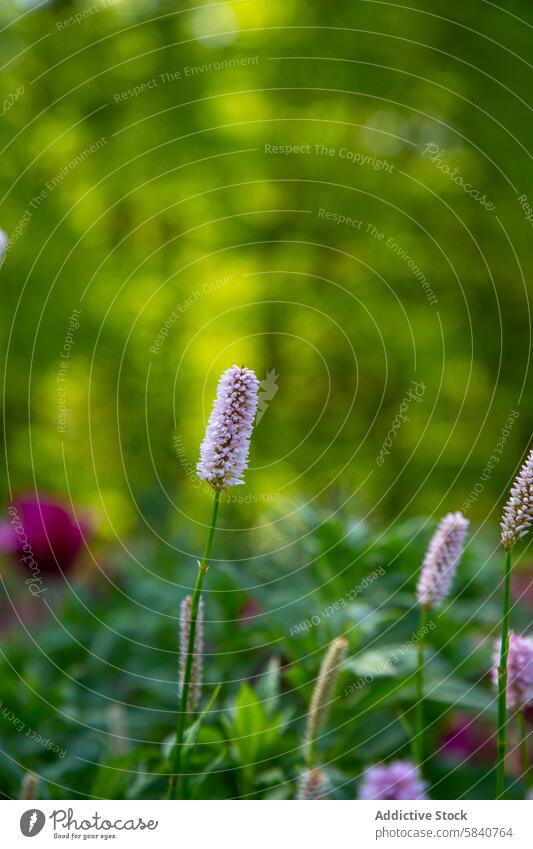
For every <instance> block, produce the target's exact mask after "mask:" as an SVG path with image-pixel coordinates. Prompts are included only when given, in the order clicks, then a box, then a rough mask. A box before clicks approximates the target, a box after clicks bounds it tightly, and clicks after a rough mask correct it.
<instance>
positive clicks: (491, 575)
mask: <svg viewBox="0 0 533 849" xmlns="http://www.w3.org/2000/svg"><path fill="white" fill-rule="evenodd" d="M272 518H273V519H274V518H275V516H273V517H272ZM300 522H301V527H302V528H305V529H307V531H311V530H313V529H314V533H313V534H311V533H308V534H307V535H305V537H302V539H301V540H300V541H298V542H295V541H294V540H288V541H287V543H288V544H287V546H285V547H284V548H281V547H280V550H279V552H278V554H276V555H274V556H271V557H269V558H268V565H267V564H266V563H265V564H264V569H262V570H261V573H262V574H263V578H264V580H263V582H262V584H261V585H260V586H258V585H255V586H253V581H252V580H251V575H250V571H249V567H248V566H246V565H245V564H239V563H236V562H232V560H231V559H230V557H229V553H227V555H228V556H227V557H224V556H223V555H224V550H223V549H224V546H222V551H219V552H218V553H219V557H218V558H217V561H216V563H213V566H212V568H211V569H210V570H209V575H208V581H207V588H206V592H205V595H204V599H205V605H206V613H205V632H206V649H205V677H206V684H205V686H204V692H203V699H202V706H201V709H205V708H206V707H208V702H209V700H210V699H212V698H213V697H214V703H213V704H212V705H211V706H210V708H209V711H208V712H207V714H206V716H205V717H204V719H203V721H202V723H201V725H200V726H199V727H198V728H197V729H196V730H195V731H194V737H195V740H196V745H195V748H194V751H193V754H192V757H190V759H189V771H190V773H191V779H190V786H189V793H190V794H191V796H192V797H194V798H234V797H237V796H241V797H247V798H249V797H254V798H294V795H295V792H296V781H297V778H298V775H299V774H300V771H301V770H302V768H303V763H304V751H305V750H304V734H305V722H306V713H307V709H308V706H309V701H310V698H311V692H312V689H313V686H314V682H315V679H316V675H317V673H318V668H319V665H320V661H321V659H322V657H323V654H324V652H325V649H326V647H327V645H328V643H329V642H330V641H331V639H332V638H333V637H334V636H338V635H339V634H344V635H345V636H346V637H347V639H348V643H349V650H348V656H347V660H346V662H345V664H344V667H343V670H342V673H341V676H340V679H339V682H338V685H337V687H336V691H335V698H334V701H333V703H332V708H331V712H330V717H329V719H328V722H327V728H326V733H324V734H323V736H322V737H321V739H320V742H319V746H318V757H319V762H320V763H322V764H324V765H325V766H326V768H327V770H328V774H329V775H330V777H331V779H332V782H333V785H334V788H335V791H334V792H335V796H336V797H338V798H354V792H355V787H356V784H357V780H358V777H359V775H360V773H361V770H362V769H363V768H364V766H366V765H368V764H369V763H372V762H375V761H380V760H382V759H389V758H395V757H396V758H398V757H409V756H410V743H409V736H408V734H407V732H406V728H405V725H404V721H403V720H404V719H407V721H410V718H411V709H412V704H413V700H414V697H415V687H414V676H413V672H414V668H415V658H414V655H415V652H416V648H415V646H414V644H413V637H414V635H416V633H417V629H418V626H419V621H418V609H417V606H416V605H415V604H413V598H414V590H415V586H416V579H417V575H418V564H419V563H420V560H421V558H422V555H423V552H424V549H425V547H426V545H427V542H428V537H429V534H430V532H431V531H432V530H433V528H430V527H428V526H427V525H423V524H421V523H414V522H409V523H405V524H403V525H399V526H397V527H396V528H395V529H394V530H392V531H390V532H389V533H387V534H385V535H381V537H380V538H379V540H378V539H377V536H376V534H375V533H371V531H370V529H369V528H368V527H366V526H365V525H364V523H361V522H356V523H354V521H353V519H352V518H350V517H349V516H348V515H343V516H340V517H338V518H337V520H336V521H333V520H331V519H330V518H328V517H327V516H326V515H325V514H317V513H316V512H314V511H310V510H303V511H302V512H301V514H300ZM279 541H280V542H281V540H279ZM219 548H220V546H219ZM137 549H138V550H142V551H143V554H144V557H145V559H146V561H147V562H150V563H151V564H152V570H153V573H152V574H150V573H149V572H145V573H144V574H142V573H141V574H140V573H139V572H138V571H137V572H135V571H133V572H132V571H131V570H130V569H129V568H127V567H128V564H127V563H126V562H118V561H107V562H106V571H107V581H105V582H103V581H102V580H100V581H98V582H94V581H93V582H92V583H90V584H89V585H87V584H86V583H84V582H83V581H81V579H80V578H78V580H74V581H73V582H72V583H71V584H70V586H68V587H66V586H65V588H64V590H63V592H62V593H60V594H54V591H53V587H52V586H49V592H48V593H47V594H46V595H43V596H42V597H41V598H39V599H32V600H30V601H29V602H28V603H27V604H25V605H24V607H23V608H22V606H21V605H20V611H19V617H20V618H19V620H18V621H16V622H15V623H14V624H13V626H12V629H11V632H10V633H9V634H7V635H5V636H4V639H3V642H2V656H3V659H4V660H3V664H2V667H3V671H2V694H1V699H2V706H1V710H0V721H1V731H0V740H1V744H2V749H3V751H4V753H7V756H5V757H3V758H2V759H1V760H0V789H1V791H2V792H3V793H5V794H6V795H9V796H16V794H17V793H18V788H19V784H20V780H21V777H22V774H23V773H22V769H21V765H24V768H26V769H33V770H35V771H37V772H38V774H39V775H41V776H42V778H43V780H42V782H41V790H40V792H41V794H43V797H51V798H70V797H72V796H73V797H74V798H76V797H78V796H79V797H80V798H83V797H84V796H87V795H94V796H97V797H102V798H158V797H161V796H164V795H165V792H166V779H165V777H164V776H165V774H166V773H168V765H167V762H166V760H165V755H166V754H168V751H169V745H170V741H171V740H172V735H173V733H174V730H175V711H176V680H175V673H176V656H175V647H176V633H177V618H176V617H177V605H176V596H179V595H181V594H182V593H183V589H182V588H181V587H179V586H177V585H175V583H174V581H175V568H174V565H173V564H172V562H171V561H170V560H168V559H166V560H165V558H164V556H163V555H162V552H161V549H160V548H158V547H153V549H151V550H146V548H144V549H143V543H142V542H139V544H138V546H137ZM413 564H414V565H413ZM500 567H501V564H500V563H499V558H496V560H494V559H492V558H491V557H490V552H489V551H488V550H487V548H486V547H485V546H484V545H482V544H481V543H480V542H479V541H475V542H474V543H473V544H471V545H470V546H469V548H468V551H467V553H466V555H465V557H464V559H463V561H462V563H461V567H460V576H459V578H458V581H457V582H456V589H455V591H454V593H453V595H452V598H451V599H450V602H449V603H447V604H446V605H445V606H444V607H443V609H442V611H440V612H436V613H435V614H434V616H433V617H432V620H431V621H432V623H434V625H435V627H434V628H432V629H431V631H430V632H429V635H428V638H427V655H426V658H427V673H426V678H427V700H426V715H427V735H428V746H429V751H432V752H433V756H432V757H430V758H429V759H428V761H427V764H426V766H425V769H426V772H427V777H428V779H429V780H430V782H431V784H432V787H433V789H432V797H433V798H459V797H460V796H461V795H463V794H464V795H465V796H466V797H467V798H491V797H492V795H493V790H494V787H493V785H494V775H493V774H492V770H491V768H490V767H491V762H490V759H489V763H488V765H487V761H486V760H484V759H483V757H482V756H481V757H480V756H479V753H478V755H477V756H476V755H475V756H474V758H473V760H468V761H463V757H458V756H457V755H455V756H454V753H453V752H451V751H448V749H447V748H443V747H442V744H443V742H444V736H445V734H446V732H447V731H448V730H449V728H450V727H452V726H453V722H454V717H456V716H457V715H458V714H459V715H461V716H463V717H464V716H465V715H466V716H467V717H468V720H469V722H471V723H472V727H473V729H477V733H482V734H483V733H484V732H485V733H488V734H489V736H490V734H492V732H493V730H494V727H495V722H496V694H495V692H494V690H493V688H492V685H491V682H490V675H489V669H490V666H491V658H492V650H493V640H494V638H495V636H496V631H497V626H496V625H495V623H497V622H498V616H499V594H498V577H499V572H500ZM268 570H270V571H268ZM156 578H159V580H157V579H156ZM193 578H194V568H193V565H192V564H191V568H190V569H189V570H188V571H186V572H184V573H183V580H184V581H186V582H189V581H192V580H193ZM365 579H366V580H365ZM15 587H16V579H15V576H14V575H13V577H12V579H11V581H10V580H9V579H8V583H7V588H8V591H10V592H12V591H13V589H14V588H15ZM487 587H490V588H491V589H490V590H489V591H488V592H487ZM171 588H173V590H172V591H171ZM289 588H290V589H289ZM45 598H47V601H46V602H44V601H43V599H45ZM19 604H20V602H19ZM513 620H514V626H515V628H516V629H517V630H519V631H520V630H523V629H524V628H525V627H526V626H527V623H528V620H529V613H528V611H527V609H526V608H525V607H521V606H520V605H519V606H515V607H514V610H513ZM5 712H7V716H6V715H4V713H5ZM10 714H13V715H14V716H15V717H16V718H17V719H18V720H19V725H20V723H23V725H24V728H23V729H22V730H19V728H17V726H16V723H15V721H13V720H11V719H10V718H9V715H10ZM453 727H455V726H453ZM28 729H35V730H36V731H38V732H39V734H40V735H41V736H42V737H43V738H45V739H46V740H48V739H49V740H50V741H51V743H52V744H55V745H58V746H59V747H60V748H61V749H62V750H63V752H64V754H63V755H61V756H58V754H54V752H51V751H48V750H47V749H46V747H45V746H43V745H40V744H37V743H36V742H35V741H34V740H32V739H31V738H30V737H28V736H27V733H26V732H27V731H28ZM480 729H481V732H480ZM487 729H488V732H487ZM117 750H118V751H117ZM509 783H510V788H511V789H510V795H511V797H516V798H521V797H522V796H523V793H524V787H523V784H522V782H521V780H520V778H519V777H517V776H516V775H513V776H512V777H511V776H510V779H509ZM511 785H512V786H511Z"/></svg>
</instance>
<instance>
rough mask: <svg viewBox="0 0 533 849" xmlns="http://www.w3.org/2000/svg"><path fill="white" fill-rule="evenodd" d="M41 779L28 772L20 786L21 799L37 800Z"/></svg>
mask: <svg viewBox="0 0 533 849" xmlns="http://www.w3.org/2000/svg"><path fill="white" fill-rule="evenodd" d="M38 787H39V779H38V778H37V776H36V775H35V773H34V772H27V773H26V775H25V776H24V778H23V779H22V784H21V785H20V798H21V799H36V798H37V789H38Z"/></svg>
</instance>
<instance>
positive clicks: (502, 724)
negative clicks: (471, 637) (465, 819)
mask: <svg viewBox="0 0 533 849" xmlns="http://www.w3.org/2000/svg"><path fill="white" fill-rule="evenodd" d="M510 597H511V549H510V548H508V549H507V550H506V552H505V584H504V591H503V616H502V637H501V650H500V665H499V666H498V767H497V772H496V798H497V799H503V796H504V793H505V749H506V744H507V703H506V700H507V653H508V651H509V602H510Z"/></svg>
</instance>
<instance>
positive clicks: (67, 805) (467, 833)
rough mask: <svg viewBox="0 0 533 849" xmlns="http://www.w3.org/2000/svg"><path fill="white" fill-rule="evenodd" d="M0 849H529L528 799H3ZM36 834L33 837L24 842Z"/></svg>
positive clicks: (530, 840) (529, 822)
mask: <svg viewBox="0 0 533 849" xmlns="http://www.w3.org/2000/svg"><path fill="white" fill-rule="evenodd" d="M0 810H1V812H2V846H5V847H6V849H7V847H9V849H12V847H16V846H26V847H27V846H28V845H31V846H34V847H35V849H39V847H46V846H56V847H57V846H61V845H62V844H63V843H64V842H65V841H67V840H68V841H70V843H69V844H68V845H69V846H70V845H72V843H78V844H79V845H80V846H81V845H82V844H83V845H85V846H87V845H93V846H94V845H97V846H102V845H103V844H107V845H111V846H117V847H118V846H121V847H127V846H142V847H145V849H147V848H148V847H150V846H154V847H158V849H159V847H172V849H179V847H182V846H195V847H198V849H205V847H213V849H215V847H218V846H222V847H226V846H231V847H232V849H273V847H274V849H287V847H291V846H305V847H306V849H314V847H317V849H319V847H320V849H328V848H329V847H332V846H335V845H338V846H341V847H343V849H351V847H353V848H354V849H367V848H368V847H369V846H376V847H384V849H386V847H397V849H403V847H406V849H407V847H409V849H412V847H417V846H420V847H422V846H423V847H425V849H427V847H431V846H434V847H435V849H439V847H440V849H442V847H446V846H451V845H452V843H453V846H454V849H461V847H465V849H466V847H469V849H474V847H476V846H479V847H482V846H483V847H485V846H487V845H488V846H505V847H513V849H531V846H532V845H533V844H532V837H531V834H532V832H531V812H532V803H531V802H489V801H487V802H464V803H462V802H423V803H417V802H355V801H353V802H340V801H339V802H337V801H321V802H263V801H249V802H238V801H235V802H231V801H225V802H219V801H213V802H207V801H206V802H201V801H198V802H163V801H153V802H152V801H138V802H122V801H102V802H97V801H82V802H68V801H66V802H65V801H59V802H44V801H38V802H35V804H34V805H33V806H32V803H29V802H21V801H5V802H3V805H2V807H1V809H0ZM32 838H35V843H34V844H32V843H30V842H29V841H30V840H31V839H32Z"/></svg>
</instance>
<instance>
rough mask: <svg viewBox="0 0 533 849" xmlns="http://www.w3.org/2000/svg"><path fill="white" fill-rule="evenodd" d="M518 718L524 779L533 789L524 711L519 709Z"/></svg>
mask: <svg viewBox="0 0 533 849" xmlns="http://www.w3.org/2000/svg"><path fill="white" fill-rule="evenodd" d="M516 719H517V722H518V731H519V734H520V752H521V753H522V769H523V771H524V781H525V783H526V787H527V789H528V790H531V787H532V786H533V781H532V780H531V772H530V768H529V748H528V745H527V736H528V735H527V731H526V720H525V717H524V712H523V711H522V710H519V711H518V713H517V715H516Z"/></svg>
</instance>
